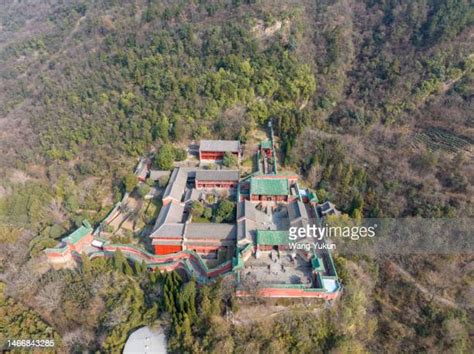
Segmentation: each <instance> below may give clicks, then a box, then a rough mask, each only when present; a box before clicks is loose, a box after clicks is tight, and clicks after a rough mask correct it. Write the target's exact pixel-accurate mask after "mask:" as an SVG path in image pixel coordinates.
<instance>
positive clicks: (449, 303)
mask: <svg viewBox="0 0 474 354" xmlns="http://www.w3.org/2000/svg"><path fill="white" fill-rule="evenodd" d="M390 265H391V266H392V268H393V269H394V270H395V271H397V273H398V274H400V275H401V276H402V278H403V279H405V280H406V281H408V282H409V283H411V284H413V285H414V286H415V288H417V289H418V290H419V291H420V292H421V293H423V295H425V296H426V297H427V298H429V299H432V300H434V301H436V302H438V303H440V304H443V305H445V306H449V307H453V308H456V309H462V308H472V306H471V305H467V304H462V305H461V304H458V303H456V302H454V301H452V300H450V299H447V298H445V297H442V296H440V295H436V294H433V292H432V291H431V290H429V289H428V288H426V287H425V286H423V285H421V284H420V283H419V282H418V280H416V279H415V278H414V277H413V276H412V275H411V274H410V273H408V272H407V271H406V270H405V269H403V268H402V267H400V266H399V265H398V264H396V263H394V262H392V261H390Z"/></svg>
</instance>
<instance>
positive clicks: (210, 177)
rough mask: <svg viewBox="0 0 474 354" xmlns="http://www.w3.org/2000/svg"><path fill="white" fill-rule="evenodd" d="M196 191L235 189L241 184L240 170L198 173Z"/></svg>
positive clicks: (203, 171) (202, 171)
mask: <svg viewBox="0 0 474 354" xmlns="http://www.w3.org/2000/svg"><path fill="white" fill-rule="evenodd" d="M195 184H196V189H221V188H225V189H228V188H233V189H235V188H236V187H237V185H238V184H239V171H238V170H200V171H196V179H195Z"/></svg>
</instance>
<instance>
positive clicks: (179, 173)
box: [163, 167, 196, 202]
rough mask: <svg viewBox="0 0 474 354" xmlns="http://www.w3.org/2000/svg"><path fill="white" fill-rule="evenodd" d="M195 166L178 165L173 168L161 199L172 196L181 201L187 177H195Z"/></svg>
mask: <svg viewBox="0 0 474 354" xmlns="http://www.w3.org/2000/svg"><path fill="white" fill-rule="evenodd" d="M195 175H196V168H187V167H178V168H175V169H174V170H173V173H172V174H171V177H170V180H169V182H168V185H167V186H166V189H165V193H164V194H163V199H166V198H172V199H174V200H176V201H178V202H180V201H181V199H182V197H183V194H184V191H185V189H186V182H187V181H188V178H190V177H195Z"/></svg>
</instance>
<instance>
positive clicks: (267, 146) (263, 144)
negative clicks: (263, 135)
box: [260, 140, 272, 149]
mask: <svg viewBox="0 0 474 354" xmlns="http://www.w3.org/2000/svg"><path fill="white" fill-rule="evenodd" d="M260 146H261V147H262V149H271V148H272V142H271V141H270V140H264V141H262V142H261V143H260Z"/></svg>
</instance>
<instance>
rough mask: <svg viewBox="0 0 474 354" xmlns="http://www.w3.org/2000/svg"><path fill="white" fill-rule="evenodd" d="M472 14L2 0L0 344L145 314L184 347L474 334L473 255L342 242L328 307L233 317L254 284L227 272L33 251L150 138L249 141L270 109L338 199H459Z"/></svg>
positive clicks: (401, 208)
mask: <svg viewBox="0 0 474 354" xmlns="http://www.w3.org/2000/svg"><path fill="white" fill-rule="evenodd" d="M473 23H474V6H473V5H472V3H471V2H470V1H469V0H412V1H397V0H359V1H355V0H354V1H350V0H314V1H309V0H308V1H306V0H293V1H280V0H276V1H265V0H249V1H239V0H211V1H200V0H199V1H184V0H179V1H167V0H136V1H133V2H131V1H123V0H101V1H87V0H77V1H76V0H65V1H57V2H42V1H35V0H25V1H9V2H3V3H2V4H0V28H1V31H0V167H1V169H0V246H1V247H0V282H1V287H0V313H2V314H3V313H4V311H5V310H6V307H11V308H12V309H14V310H12V312H11V315H10V314H9V316H7V317H4V316H0V317H3V318H2V319H1V320H0V321H5V323H6V324H7V325H6V326H2V327H0V342H2V341H3V340H4V338H8V337H10V336H14V335H18V333H21V332H20V331H24V330H28V331H29V333H31V334H32V335H33V334H34V335H41V333H48V334H49V336H50V337H54V338H57V342H58V343H61V344H60V345H62V346H64V348H67V349H69V350H72V349H73V348H76V349H77V350H81V349H91V350H94V349H97V350H99V349H102V350H106V351H114V350H119V349H120V348H121V347H122V346H123V343H124V341H125V339H126V336H127V334H128V333H129V331H130V330H131V329H133V328H135V327H137V326H139V325H142V324H147V323H154V322H156V321H158V322H159V323H160V324H162V325H163V326H165V327H166V328H167V331H169V333H172V334H173V335H172V337H173V338H175V340H173V341H170V343H169V345H170V349H171V350H172V351H175V352H182V351H187V352H201V351H204V352H207V351H218V352H244V351H246V352H248V351H254V352H269V353H270V352H271V353H275V352H314V351H318V352H323V351H324V352H328V351H336V352H347V351H348V350H349V348H350V350H351V351H355V352H364V351H382V350H384V351H389V350H392V351H410V352H414V351H437V352H441V351H442V352H445V351H452V352H470V351H471V350H472V343H471V340H472V339H471V338H470V337H469V334H470V333H471V334H472V312H470V310H469V309H472V286H473V282H472V270H471V269H472V257H470V256H469V255H413V256H410V257H404V258H403V259H402V258H397V257H380V258H375V259H373V258H368V257H353V256H348V255H338V256H337V257H336V260H337V263H338V269H339V270H340V273H341V274H342V276H343V282H344V286H345V292H344V295H343V297H342V299H341V300H340V302H338V303H337V304H336V305H335V306H333V307H332V308H330V309H325V310H321V311H314V313H313V312H311V313H310V314H308V313H305V314H304V315H302V314H301V313H298V311H297V310H292V311H287V312H285V313H283V314H282V315H280V316H275V317H272V316H269V319H268V320H265V321H263V320H262V321H255V322H251V323H240V322H239V321H237V320H234V321H232V320H230V319H229V318H232V316H236V318H238V313H239V305H240V307H242V308H245V307H248V306H257V305H258V302H257V303H251V304H249V303H242V304H239V302H238V301H236V300H235V299H233V298H232V295H231V291H229V290H228V288H229V286H228V284H220V283H219V284H216V285H214V286H210V287H197V286H196V284H194V283H193V282H188V283H185V282H183V280H182V279H181V278H180V277H179V275H177V274H174V273H173V274H169V275H166V276H160V277H157V276H153V275H149V274H145V273H144V272H143V269H142V268H143V267H142V266H141V265H133V264H128V263H127V262H125V261H124V260H123V259H121V257H120V254H119V255H118V256H117V257H116V258H118V259H114V260H112V261H110V262H105V261H100V260H96V261H94V262H92V264H89V263H88V262H84V267H83V269H82V270H81V271H78V272H73V271H64V272H60V273H57V272H53V271H47V270H46V269H45V267H46V266H45V263H44V258H43V255H42V252H41V251H42V250H43V249H44V248H46V247H51V246H53V245H54V244H56V242H57V240H58V239H59V238H61V237H62V236H64V235H65V234H67V233H68V232H69V231H71V230H72V229H74V227H76V226H77V225H80V223H81V221H82V219H83V218H84V217H87V218H88V219H89V220H90V221H91V222H92V223H97V222H98V221H99V220H101V218H103V217H104V216H105V215H106V214H107V212H108V211H109V210H110V207H111V205H112V204H113V203H114V202H115V201H117V200H119V199H120V198H121V195H122V194H123V192H125V191H126V190H127V178H128V177H129V174H130V171H131V170H132V168H133V166H134V165H135V164H136V161H137V158H138V157H139V156H142V155H144V154H147V153H148V152H149V151H150V149H152V148H158V149H159V148H160V147H161V146H164V147H170V146H174V145H180V144H181V145H183V144H187V143H189V142H190V141H191V140H199V139H201V138H221V139H240V140H241V141H242V142H243V143H245V142H246V141H248V140H250V139H252V134H253V133H254V132H255V131H257V130H259V129H264V128H265V126H266V124H267V123H268V121H269V120H272V122H273V125H274V127H275V130H276V135H277V143H278V144H277V146H278V149H279V156H278V161H279V162H280V164H281V165H282V166H283V167H284V168H285V169H292V170H295V171H297V172H299V173H300V174H301V175H302V176H303V180H304V184H306V185H308V186H309V187H311V188H313V189H315V190H316V191H317V194H318V197H319V199H320V200H331V201H333V202H334V203H335V204H336V205H337V207H338V208H340V209H341V210H342V211H343V212H344V213H347V214H349V215H351V216H353V217H362V216H366V217H404V216H420V217H427V218H432V217H451V218H453V217H465V216H467V217H471V216H472V215H473V209H472V197H473V187H472V186H473V182H474V173H473V171H474V170H473V169H474V165H473V156H472V152H473V150H472V149H473V143H474V133H473V132H474V120H473V115H472V112H473V111H474V110H473V108H474V107H473V102H474V100H473V95H474V74H473V68H474V54H473V49H474V45H473V40H472V38H473V35H474V32H473ZM165 150H166V148H165V149H163V151H165ZM163 155H165V153H164V152H163ZM165 157H166V156H165ZM163 160H164V161H165V162H166V163H167V165H169V161H167V160H168V159H165V158H163ZM163 163H164V162H163ZM398 266H402V267H403V269H405V270H406V271H408V272H409V273H410V274H411V275H413V277H414V278H415V279H416V283H413V281H411V280H410V279H408V278H407V277H406V276H403V275H401V274H400V272H397V271H396V269H397V267H398ZM15 274H22V276H21V277H15V276H14V275H15ZM104 274H107V276H105V275H104ZM344 275H345V276H344ZM55 277H58V278H55ZM418 284H421V286H423V287H424V288H427V289H429V292H431V293H432V294H436V295H438V296H442V297H443V299H448V300H449V301H450V302H449V303H450V304H451V305H446V303H445V302H439V301H438V302H437V301H435V300H433V298H430V297H429V296H426V294H424V293H423V292H420V291H419V289H418V288H417V287H416V286H415V285H418ZM78 289H81V291H78ZM100 289H101V290H100ZM150 294H153V295H150ZM150 296H151V297H150ZM153 296H154V297H153ZM131 299H134V300H133V301H132V300H131ZM286 305H287V304H286ZM298 306H306V307H308V306H312V305H308V304H292V306H289V308H293V307H295V308H298ZM315 306H316V305H315ZM316 307H317V306H316ZM270 308H271V306H270ZM242 311H243V310H242ZM80 313H87V314H88V316H79V314H80ZM89 315H90V316H89ZM2 323H3V322H2ZM361 323H363V324H364V326H363V328H362V327H361V325H360V324H361ZM9 324H11V325H9ZM3 328H7V330H3ZM25 328H26V329H25ZM9 331H16V332H9ZM94 333H99V336H95V335H94ZM470 349H471V350H470Z"/></svg>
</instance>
